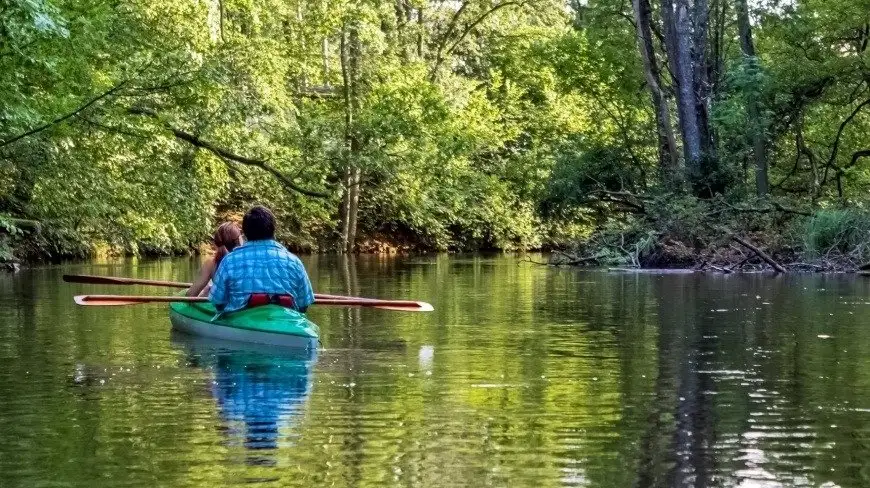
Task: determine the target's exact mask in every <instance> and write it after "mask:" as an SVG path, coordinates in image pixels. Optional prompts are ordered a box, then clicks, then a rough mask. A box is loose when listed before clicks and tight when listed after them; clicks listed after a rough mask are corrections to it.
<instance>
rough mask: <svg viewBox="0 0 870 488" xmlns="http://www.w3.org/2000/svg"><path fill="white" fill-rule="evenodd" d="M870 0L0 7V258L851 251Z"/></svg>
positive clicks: (869, 126) (830, 258) (789, 258)
mask: <svg viewBox="0 0 870 488" xmlns="http://www.w3.org/2000/svg"><path fill="white" fill-rule="evenodd" d="M868 41H870V1H868V0H753V1H749V0H667V1H665V0H662V1H656V0H569V2H568V3H564V2H559V1H553V0H486V1H482V0H444V1H439V0H393V1H392V2H383V1H382V2H377V1H370V0H369V1H366V0H356V1H344V0H326V1H322V2H301V1H298V0H258V1H254V0H191V1H182V2H178V1H168V0H151V1H148V2H141V1H140V2H135V1H130V0H6V1H4V2H2V3H0V86H2V87H3V89H2V90H0V260H6V261H11V260H24V259H34V260H35V259H62V258H71V257H87V256H92V255H95V254H98V253H114V254H132V255H161V254H176V253H184V252H190V251H192V250H196V249H198V248H199V246H200V245H201V244H202V243H205V242H207V241H208V238H209V235H210V233H211V231H212V230H213V229H214V227H215V225H216V224H217V223H219V222H220V221H222V220H225V219H234V218H238V217H239V216H240V214H241V213H243V212H244V210H245V209H246V208H247V207H248V206H250V205H252V204H254V203H261V204H265V205H268V206H270V207H271V208H272V209H273V210H274V211H275V212H276V215H277V216H278V218H279V221H280V224H281V228H280V234H281V235H280V239H281V241H282V242H284V243H286V244H287V245H288V246H289V247H290V248H292V249H293V250H296V251H301V252H384V251H414V252H420V251H474V250H529V249H554V250H557V251H558V254H557V256H561V258H559V259H562V260H563V261H564V262H566V263H570V264H586V263H589V264H620V265H625V266H637V267H651V266H684V267H688V266H702V265H707V266H711V267H712V268H713V269H720V270H725V271H732V270H734V269H735V268H738V267H740V266H744V265H746V266H753V265H761V264H763V263H762V262H761V261H760V260H759V258H758V256H756V254H755V253H753V252H749V251H748V249H749V248H747V246H744V245H742V244H741V242H742V243H743V244H748V245H749V246H750V247H756V246H757V249H759V250H760V249H762V248H763V249H765V250H766V251H767V254H766V255H769V256H773V257H774V258H775V259H776V262H782V263H786V264H787V265H788V266H792V267H796V268H800V269H808V270H813V269H849V268H856V267H857V266H859V265H860V264H861V263H864V262H867V261H870V210H868V209H867V204H868V203H870V194H868V189H870V170H868V168H870V54H868Z"/></svg>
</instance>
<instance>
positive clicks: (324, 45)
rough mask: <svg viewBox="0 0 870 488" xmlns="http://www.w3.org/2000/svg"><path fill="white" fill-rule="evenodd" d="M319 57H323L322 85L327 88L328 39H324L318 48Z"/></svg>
mask: <svg viewBox="0 0 870 488" xmlns="http://www.w3.org/2000/svg"><path fill="white" fill-rule="evenodd" d="M320 50H321V55H322V56H323V85H324V86H327V87H328V86H329V39H328V38H326V37H324V38H323V43H322V44H321V46H320Z"/></svg>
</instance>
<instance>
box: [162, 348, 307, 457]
mask: <svg viewBox="0 0 870 488" xmlns="http://www.w3.org/2000/svg"><path fill="white" fill-rule="evenodd" d="M171 341H172V343H173V344H174V345H176V346H177V347H179V348H181V349H183V350H184V351H185V352H186V354H187V362H188V364H189V365H191V366H193V367H199V368H205V369H207V370H211V371H213V372H214V379H213V381H212V384H211V393H212V396H214V398H215V400H216V401H217V404H218V408H219V411H220V415H221V418H222V419H223V421H224V423H225V425H226V432H227V435H228V436H229V444H230V445H231V446H238V445H242V446H244V447H245V448H246V449H252V450H253V449H256V450H262V449H275V448H277V447H278V444H279V440H280V441H282V443H285V442H292V439H293V438H294V437H295V436H294V435H292V434H289V429H288V427H290V426H292V424H293V422H294V419H296V418H297V417H298V416H299V415H301V414H302V411H303V409H304V406H305V402H306V400H307V399H308V396H309V394H310V392H311V384H312V379H311V375H312V370H313V368H314V364H315V363H316V362H317V351H316V350H311V351H308V350H304V349H282V348H275V347H270V346H260V345H256V344H246V343H237V342H231V341H222V340H217V339H207V338H201V337H194V336H189V335H186V334H182V333H177V332H174V333H173V334H172V337H171ZM282 430H283V431H284V435H287V436H288V438H286V439H281V435H282V432H281V431H282Z"/></svg>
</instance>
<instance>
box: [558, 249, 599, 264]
mask: <svg viewBox="0 0 870 488" xmlns="http://www.w3.org/2000/svg"><path fill="white" fill-rule="evenodd" d="M553 254H557V255H560V256H564V257H565V258H567V259H566V260H564V261H557V262H553V261H550V265H551V266H578V265H581V264H587V263H591V262H595V261H598V260H600V259H601V258H603V257H604V256H606V255H607V254H605V253H599V254H596V255H594V256H584V257H579V256H573V255H571V254H568V253H565V252H562V251H553Z"/></svg>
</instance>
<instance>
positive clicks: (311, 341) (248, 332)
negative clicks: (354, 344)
mask: <svg viewBox="0 0 870 488" xmlns="http://www.w3.org/2000/svg"><path fill="white" fill-rule="evenodd" d="M216 315H217V310H215V308H214V306H213V305H212V304H210V303H177V302H176V303H170V304H169V319H170V320H171V321H172V327H173V328H174V329H176V330H179V331H181V332H185V333H188V334H192V335H198V336H203V337H213V338H216V339H226V340H231V341H242V342H255V343H258V344H271V345H275V346H284V347H298V348H305V349H316V348H317V343H318V337H319V336H320V329H319V328H318V327H317V325H316V324H315V323H314V322H312V321H310V320H308V318H307V317H305V314H302V313H299V312H297V311H295V310H291V309H289V308H286V307H282V306H280V305H263V306H260V307H254V308H248V309H244V310H239V311H237V312H231V313H227V314H223V315H221V316H220V317H217V318H215V316H216Z"/></svg>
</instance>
